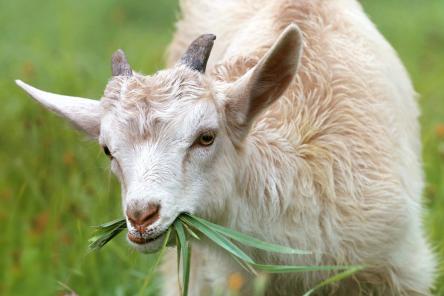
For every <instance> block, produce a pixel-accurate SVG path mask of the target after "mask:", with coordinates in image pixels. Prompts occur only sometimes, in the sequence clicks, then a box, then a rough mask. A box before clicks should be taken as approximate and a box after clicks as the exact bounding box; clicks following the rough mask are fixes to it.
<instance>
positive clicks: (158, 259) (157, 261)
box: [138, 228, 171, 296]
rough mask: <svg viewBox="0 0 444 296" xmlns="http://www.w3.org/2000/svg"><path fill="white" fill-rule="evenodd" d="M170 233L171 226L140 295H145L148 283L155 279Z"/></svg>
mask: <svg viewBox="0 0 444 296" xmlns="http://www.w3.org/2000/svg"><path fill="white" fill-rule="evenodd" d="M170 235H171V228H168V230H167V232H166V234H165V238H164V240H163V244H162V247H161V248H160V252H159V255H157V257H156V261H155V262H154V264H153V266H152V267H151V270H150V271H149V273H148V274H147V275H146V277H145V280H144V281H143V285H142V287H141V288H140V290H139V293H138V295H139V296H142V295H143V291H144V290H145V289H146V287H147V286H148V284H149V283H150V282H151V280H152V279H153V276H154V271H155V270H156V267H157V265H159V262H160V259H161V258H162V256H163V253H164V252H165V249H166V245H167V243H168V241H169V239H170Z"/></svg>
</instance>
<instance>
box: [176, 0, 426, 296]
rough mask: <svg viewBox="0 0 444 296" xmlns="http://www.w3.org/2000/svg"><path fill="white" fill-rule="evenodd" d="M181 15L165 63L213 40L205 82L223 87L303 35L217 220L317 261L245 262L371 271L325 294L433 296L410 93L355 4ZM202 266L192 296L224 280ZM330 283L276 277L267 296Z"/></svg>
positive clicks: (209, 265)
mask: <svg viewBox="0 0 444 296" xmlns="http://www.w3.org/2000/svg"><path fill="white" fill-rule="evenodd" d="M181 9H182V19H181V20H180V21H179V22H178V24H177V32H176V35H175V37H174V41H173V43H172V44H171V46H170V51H169V57H168V61H169V64H170V65H172V64H173V63H175V61H176V60H177V59H178V57H180V56H181V54H182V53H183V52H184V50H185V49H186V46H187V45H188V44H189V42H190V40H192V39H193V38H195V37H196V36H197V35H199V34H201V33H204V32H211V33H213V34H215V35H217V36H218V39H217V41H216V43H215V46H214V49H213V53H212V56H211V57H210V61H209V66H208V71H207V72H209V73H210V75H211V76H213V77H214V78H215V79H216V80H217V81H220V82H232V81H235V80H236V79H238V78H239V77H240V76H242V75H243V74H244V73H245V72H246V71H247V70H248V69H250V68H251V67H253V66H254V65H255V64H256V63H257V61H258V59H259V58H260V57H261V56H262V55H263V54H264V53H265V51H266V50H267V49H268V48H269V47H270V46H271V45H272V43H273V41H274V40H275V38H276V36H277V35H278V34H279V32H281V31H282V30H283V29H284V28H285V27H286V26H287V25H288V24H289V23H296V24H297V25H298V26H299V28H300V29H301V31H302V32H303V36H304V51H303V52H304V54H303V57H302V63H301V66H300V67H299V70H298V74H297V77H296V80H295V82H294V83H293V84H292V85H291V86H290V87H289V89H288V90H287V91H286V93H285V94H284V95H283V96H282V97H281V98H280V99H279V100H278V101H277V102H276V103H275V104H273V105H272V106H271V107H270V108H269V109H268V110H267V111H266V112H264V113H263V114H262V115H261V116H260V118H258V119H257V120H256V121H255V123H254V125H253V127H252V129H251V131H250V133H249V135H248V137H247V139H245V142H244V146H243V152H242V153H240V154H239V156H238V163H239V169H238V175H237V177H236V180H237V185H236V189H235V192H233V196H232V199H231V200H230V201H229V205H227V209H226V211H225V213H224V217H223V218H222V220H221V221H219V222H222V221H223V222H225V224H226V225H227V226H230V227H234V228H236V229H238V230H240V231H243V232H247V233H252V234H253V235H256V236H259V237H261V238H262V239H265V240H268V241H273V242H278V243H281V244H288V245H293V246H298V247H300V248H305V249H309V250H315V251H316V254H317V255H316V256H313V257H298V258H290V257H288V256H277V255H270V254H263V253H254V256H255V257H256V258H257V259H258V260H260V261H262V262H267V263H286V264H356V263H364V264H367V265H368V266H370V267H369V268H368V269H367V270H366V271H364V272H361V273H360V274H359V275H357V276H355V277H354V279H353V280H347V281H344V282H343V283H341V284H340V285H338V286H337V287H334V288H332V292H337V293H336V294H344V295H358V294H359V293H361V294H363V295H392V294H393V295H397V294H400V295H429V293H430V290H429V289H430V287H431V285H432V283H433V270H434V259H433V256H432V254H431V252H430V249H429V247H428V246H427V243H426V242H425V239H424V235H423V233H422V229H421V201H420V199H421V191H422V186H423V176H422V170H421V159H420V151H421V148H420V147H421V146H420V137H419V127H418V119H417V118H418V108H417V106H416V102H415V93H414V90H413V88H412V85H411V82H410V80H409V78H408V75H407V74H406V71H405V70H404V68H403V66H402V64H401V63H400V61H399V59H398V58H397V56H396V54H395V53H394V51H393V49H392V48H391V47H390V45H389V44H388V43H387V42H386V41H385V40H384V38H383V37H382V36H381V35H380V34H379V33H378V32H377V30H376V29H375V27H374V25H373V24H372V23H371V22H370V21H369V20H368V18H367V17H366V16H365V14H364V13H363V11H362V9H361V7H360V5H359V4H358V3H357V2H356V1H354V0H335V1H321V0H278V1H265V0H264V1H257V0H255V1H252V0H251V1H250V0H242V1H234V0H232V1H203V0H200V1H182V2H181ZM201 256H202V257H208V258H207V259H202V258H200V259H199V261H202V260H205V262H204V263H203V264H202V266H201V267H197V266H196V265H194V266H193V268H194V270H196V273H199V274H200V277H204V278H205V280H204V279H202V278H200V279H199V280H197V279H195V281H194V284H193V285H192V286H193V289H194V290H193V292H194V295H199V294H201V293H199V292H198V291H199V289H201V288H202V287H203V286H204V285H205V284H209V285H211V284H212V283H213V282H220V283H223V282H224V280H223V279H226V278H227V273H226V272H227V270H229V268H223V267H221V265H223V264H222V262H221V261H223V259H214V258H212V257H214V255H210V254H206V253H204V254H201ZM195 257H196V256H195ZM213 259H214V261H215V262H211V261H213ZM172 260H174V259H172ZM207 260H208V261H207ZM227 264H228V263H227ZM325 276H327V274H321V273H306V274H302V275H301V274H297V275H283V276H273V277H272V278H271V282H270V284H269V286H268V290H267V295H298V294H300V293H301V292H302V291H303V290H305V289H307V288H309V287H311V286H313V285H315V283H316V282H317V281H318V280H320V279H321V278H324V277H325ZM221 278H222V279H221ZM171 286H172V287H175V284H171ZM173 290H176V289H175V288H173ZM176 293H177V292H176ZM170 294H174V293H170ZM201 295H202V294H201Z"/></svg>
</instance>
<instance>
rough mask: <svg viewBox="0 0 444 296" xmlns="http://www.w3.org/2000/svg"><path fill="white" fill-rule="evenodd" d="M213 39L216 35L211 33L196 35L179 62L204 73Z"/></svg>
mask: <svg viewBox="0 0 444 296" xmlns="http://www.w3.org/2000/svg"><path fill="white" fill-rule="evenodd" d="M214 40H216V36H215V35H213V34H204V35H200V36H199V37H197V38H196V39H195V40H194V41H193V42H192V43H191V44H190V46H189V47H188V49H187V51H186V52H185V54H184V55H183V56H182V58H181V59H180V64H182V65H186V66H188V67H190V68H191V69H193V70H196V71H199V72H201V73H205V68H206V67H207V62H208V58H209V57H210V53H211V49H212V48H213V44H214Z"/></svg>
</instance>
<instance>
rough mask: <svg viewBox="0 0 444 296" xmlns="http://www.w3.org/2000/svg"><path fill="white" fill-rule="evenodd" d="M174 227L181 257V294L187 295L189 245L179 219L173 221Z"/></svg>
mask: <svg viewBox="0 0 444 296" xmlns="http://www.w3.org/2000/svg"><path fill="white" fill-rule="evenodd" d="M174 229H175V230H176V233H177V237H178V238H179V245H180V250H181V257H182V286H183V289H182V296H188V286H189V282H190V257H191V253H190V252H191V247H190V244H189V242H188V241H187V237H186V234H185V229H184V227H183V224H182V222H181V221H180V220H177V219H176V221H174Z"/></svg>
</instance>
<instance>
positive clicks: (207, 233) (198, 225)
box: [179, 215, 254, 264]
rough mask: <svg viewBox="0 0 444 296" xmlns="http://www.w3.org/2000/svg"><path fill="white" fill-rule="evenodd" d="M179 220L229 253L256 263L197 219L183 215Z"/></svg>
mask: <svg viewBox="0 0 444 296" xmlns="http://www.w3.org/2000/svg"><path fill="white" fill-rule="evenodd" d="M179 219H180V220H181V221H183V222H184V223H186V224H187V225H188V226H190V227H192V228H194V229H196V230H198V231H199V232H200V233H202V234H204V235H205V236H207V237H208V238H209V239H210V240H212V241H213V242H214V243H216V244H217V245H219V246H220V247H221V248H223V249H225V250H227V251H228V252H230V253H231V254H233V255H234V256H236V257H238V258H239V259H242V260H244V261H246V262H248V263H251V264H253V263H254V261H253V259H251V258H250V256H248V255H247V254H245V252H244V251H242V250H241V249H240V248H239V247H238V246H236V245H235V244H233V243H232V242H231V241H230V240H228V239H227V238H226V237H224V236H222V235H220V234H219V233H218V232H216V231H214V230H212V229H210V228H208V227H207V226H206V225H205V224H202V223H201V222H199V221H198V220H196V219H190V216H187V215H181V216H179Z"/></svg>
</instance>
